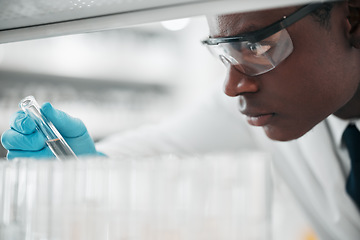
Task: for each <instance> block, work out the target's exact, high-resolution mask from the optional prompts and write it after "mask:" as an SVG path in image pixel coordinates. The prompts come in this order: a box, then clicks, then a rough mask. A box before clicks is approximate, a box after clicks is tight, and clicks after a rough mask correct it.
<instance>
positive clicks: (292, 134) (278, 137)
mask: <svg viewBox="0 0 360 240" xmlns="http://www.w3.org/2000/svg"><path fill="white" fill-rule="evenodd" d="M264 131H265V134H266V136H267V137H268V138H270V139H271V140H274V141H279V142H288V141H292V140H295V139H298V138H300V137H302V136H303V135H304V134H305V133H306V132H307V131H303V132H301V131H299V130H297V131H290V130H289V129H287V130H284V129H273V128H268V127H264Z"/></svg>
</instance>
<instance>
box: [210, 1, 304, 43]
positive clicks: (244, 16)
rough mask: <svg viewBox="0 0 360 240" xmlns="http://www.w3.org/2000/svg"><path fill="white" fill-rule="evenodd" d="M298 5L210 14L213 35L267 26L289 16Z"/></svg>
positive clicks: (233, 34)
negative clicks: (226, 13)
mask: <svg viewBox="0 0 360 240" xmlns="http://www.w3.org/2000/svg"><path fill="white" fill-rule="evenodd" d="M296 9H297V8H296V7H288V8H277V9H271V10H262V11H255V12H246V13H236V14H228V15H217V16H208V17H207V20H208V24H209V28H210V36H211V37H228V36H235V35H238V34H241V33H245V32H250V31H255V30H258V29H261V28H263V27H266V26H268V25H270V24H272V23H274V22H276V21H278V20H280V19H281V18H282V17H283V16H288V15H290V14H291V13H293V12H294V11H296Z"/></svg>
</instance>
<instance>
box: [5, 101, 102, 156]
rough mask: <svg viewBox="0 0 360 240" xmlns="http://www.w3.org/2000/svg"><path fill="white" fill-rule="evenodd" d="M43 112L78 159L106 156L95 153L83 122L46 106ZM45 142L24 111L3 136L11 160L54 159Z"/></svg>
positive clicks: (12, 119) (42, 108)
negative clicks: (85, 156) (26, 158)
mask: <svg viewBox="0 0 360 240" xmlns="http://www.w3.org/2000/svg"><path fill="white" fill-rule="evenodd" d="M41 112H42V114H44V115H45V116H46V118H47V119H48V120H50V121H51V122H52V123H53V124H54V126H55V127H56V128H57V129H58V131H59V132H60V134H61V135H62V136H63V137H64V139H65V141H66V142H67V143H68V144H69V146H70V147H71V149H72V150H73V151H74V153H75V154H76V155H77V156H81V155H103V154H101V153H98V152H97V151H96V149H95V145H94V141H93V140H92V139H91V137H90V135H89V133H88V131H87V129H86V127H85V125H84V123H83V122H82V121H81V120H80V119H77V118H73V117H71V116H69V115H68V114H66V113H64V112H62V111H60V110H57V109H55V108H53V106H52V105H51V104H50V103H44V104H43V105H42V107H41ZM45 140H46V139H45V136H44V135H43V134H42V133H41V132H39V131H38V130H37V129H36V124H35V122H34V121H33V120H32V119H31V118H29V117H27V116H26V115H25V113H24V112H23V111H18V112H16V113H15V114H14V115H13V116H12V117H11V120H10V129H8V130H7V131H5V132H4V133H3V135H2V136H1V142H2V145H3V146H4V148H5V149H7V150H8V154H7V158H8V159H13V158H17V157H30V158H55V156H54V154H53V153H52V152H51V150H50V149H49V147H48V146H47V145H46V142H45Z"/></svg>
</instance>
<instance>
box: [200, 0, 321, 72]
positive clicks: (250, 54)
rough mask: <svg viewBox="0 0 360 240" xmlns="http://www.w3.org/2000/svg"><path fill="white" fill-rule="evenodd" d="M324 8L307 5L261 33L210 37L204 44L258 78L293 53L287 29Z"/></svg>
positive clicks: (263, 29)
mask: <svg viewBox="0 0 360 240" xmlns="http://www.w3.org/2000/svg"><path fill="white" fill-rule="evenodd" d="M321 5H322V4H321V3H312V4H308V5H306V6H304V7H302V8H300V9H299V10H298V11H296V12H294V13H293V14H291V15H289V16H284V17H283V18H282V19H281V20H279V21H277V22H275V23H273V24H271V25H269V26H267V27H265V28H262V29H260V30H256V31H253V32H249V33H245V34H241V35H238V36H234V37H223V38H208V39H206V40H204V41H202V43H203V44H205V45H207V47H208V48H209V50H210V52H211V53H212V54H213V55H215V56H216V57H218V58H220V60H221V61H222V62H223V63H224V64H225V65H229V64H231V65H233V66H235V67H236V69H238V70H239V71H240V72H242V73H244V74H246V75H248V76H257V75H260V74H263V73H266V72H269V71H271V70H272V69H274V68H275V67H276V66H278V65H279V64H280V63H281V62H282V61H283V60H284V59H286V58H287V57H288V56H289V55H290V54H291V53H292V51H293V49H294V46H293V43H292V41H291V38H290V36H289V34H288V32H287V31H286V28H287V27H289V26H290V25H291V24H293V23H295V22H297V21H299V20H300V19H302V18H303V17H305V16H307V15H308V14H309V13H311V12H313V11H314V10H316V9H318V8H319V7H320V6H321Z"/></svg>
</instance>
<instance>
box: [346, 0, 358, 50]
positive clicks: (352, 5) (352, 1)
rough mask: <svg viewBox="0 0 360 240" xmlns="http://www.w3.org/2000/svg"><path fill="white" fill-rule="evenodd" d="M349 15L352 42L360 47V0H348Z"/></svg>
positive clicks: (356, 46)
mask: <svg viewBox="0 0 360 240" xmlns="http://www.w3.org/2000/svg"><path fill="white" fill-rule="evenodd" d="M348 8H349V16H348V23H349V28H350V32H349V34H350V36H351V39H350V40H351V44H352V45H353V46H354V47H355V48H358V49H360V0H349V1H348Z"/></svg>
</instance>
